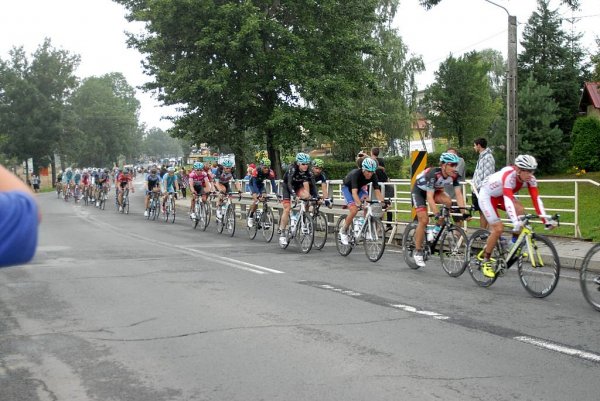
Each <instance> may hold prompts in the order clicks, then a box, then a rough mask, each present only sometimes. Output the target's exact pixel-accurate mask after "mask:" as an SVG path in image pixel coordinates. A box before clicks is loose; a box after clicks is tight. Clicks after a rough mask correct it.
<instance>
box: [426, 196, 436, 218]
mask: <svg viewBox="0 0 600 401" xmlns="http://www.w3.org/2000/svg"><path fill="white" fill-rule="evenodd" d="M426 193H427V204H428V205H429V207H430V208H431V211H432V212H433V213H434V214H438V213H439V210H438V207H437V205H436V203H435V190H432V191H429V190H427V191H426Z"/></svg>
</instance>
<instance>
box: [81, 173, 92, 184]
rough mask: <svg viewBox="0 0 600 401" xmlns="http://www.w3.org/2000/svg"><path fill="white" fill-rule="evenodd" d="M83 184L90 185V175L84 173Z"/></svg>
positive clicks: (82, 176)
mask: <svg viewBox="0 0 600 401" xmlns="http://www.w3.org/2000/svg"><path fill="white" fill-rule="evenodd" d="M81 183H82V184H83V185H90V175H89V174H88V173H83V174H82V175H81Z"/></svg>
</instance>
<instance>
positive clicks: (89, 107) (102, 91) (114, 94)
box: [64, 73, 142, 166]
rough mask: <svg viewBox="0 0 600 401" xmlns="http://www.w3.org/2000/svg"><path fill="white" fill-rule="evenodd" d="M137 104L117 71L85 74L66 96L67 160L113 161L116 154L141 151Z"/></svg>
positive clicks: (133, 156)
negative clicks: (95, 75) (99, 74)
mask: <svg viewBox="0 0 600 401" xmlns="http://www.w3.org/2000/svg"><path fill="white" fill-rule="evenodd" d="M139 108H140V104H139V101H138V100H137V99H136V98H135V90H134V89H133V87H131V85H129V84H128V83H127V80H126V79H125V77H124V76H123V74H121V73H110V74H106V75H103V76H101V77H90V78H86V79H85V80H84V81H83V82H82V84H81V86H79V87H78V88H77V90H76V91H75V92H74V93H73V96H72V97H71V98H70V109H69V111H70V113H71V114H70V117H71V118H72V122H73V123H72V125H71V126H70V129H71V131H70V132H69V133H68V135H69V136H70V137H71V139H70V140H69V141H68V142H66V143H65V144H64V146H65V150H64V151H65V153H66V154H67V155H68V156H69V158H70V160H71V161H73V162H76V163H79V164H81V165H93V166H105V165H110V166H112V165H114V164H116V163H117V162H118V158H119V156H121V155H122V156H125V157H126V159H127V160H129V161H131V160H134V159H136V158H137V157H138V156H139V154H140V153H141V143H142V130H141V128H140V127H139V122H138V113H139Z"/></svg>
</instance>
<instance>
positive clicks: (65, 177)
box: [63, 172, 73, 182]
mask: <svg viewBox="0 0 600 401" xmlns="http://www.w3.org/2000/svg"><path fill="white" fill-rule="evenodd" d="M71 180H73V173H72V172H68V173H65V174H64V175H63V182H71Z"/></svg>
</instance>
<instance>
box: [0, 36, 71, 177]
mask: <svg viewBox="0 0 600 401" xmlns="http://www.w3.org/2000/svg"><path fill="white" fill-rule="evenodd" d="M9 56H10V60H9V61H7V62H5V61H0V87H2V88H4V89H3V91H2V93H1V95H0V97H1V100H0V104H1V106H0V130H2V132H3V133H4V135H6V136H7V137H8V140H7V141H6V143H5V144H4V151H5V152H6V153H7V154H9V155H10V156H15V157H17V158H19V159H21V160H23V159H26V158H29V157H32V158H33V160H34V165H35V166H36V167H37V166H41V165H45V164H47V162H48V161H50V160H52V162H53V161H54V154H55V153H60V152H61V146H60V145H61V144H62V143H64V138H63V137H62V135H63V132H64V128H65V127H64V122H65V121H64V111H65V103H66V99H67V98H68V96H69V95H70V93H71V92H72V90H73V89H74V88H75V86H76V85H77V78H76V76H75V75H74V71H75V69H76V68H77V65H78V64H79V60H80V58H79V56H77V55H73V54H71V53H69V52H68V51H66V50H57V49H55V48H53V47H52V43H51V41H50V39H45V40H44V42H43V43H42V44H41V45H40V46H39V47H38V48H37V50H36V51H35V52H34V53H33V56H32V59H31V61H29V60H28V58H27V56H26V54H25V52H24V50H23V48H22V47H21V48H13V49H12V50H11V51H10V52H9ZM52 178H53V179H54V178H55V177H52Z"/></svg>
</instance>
